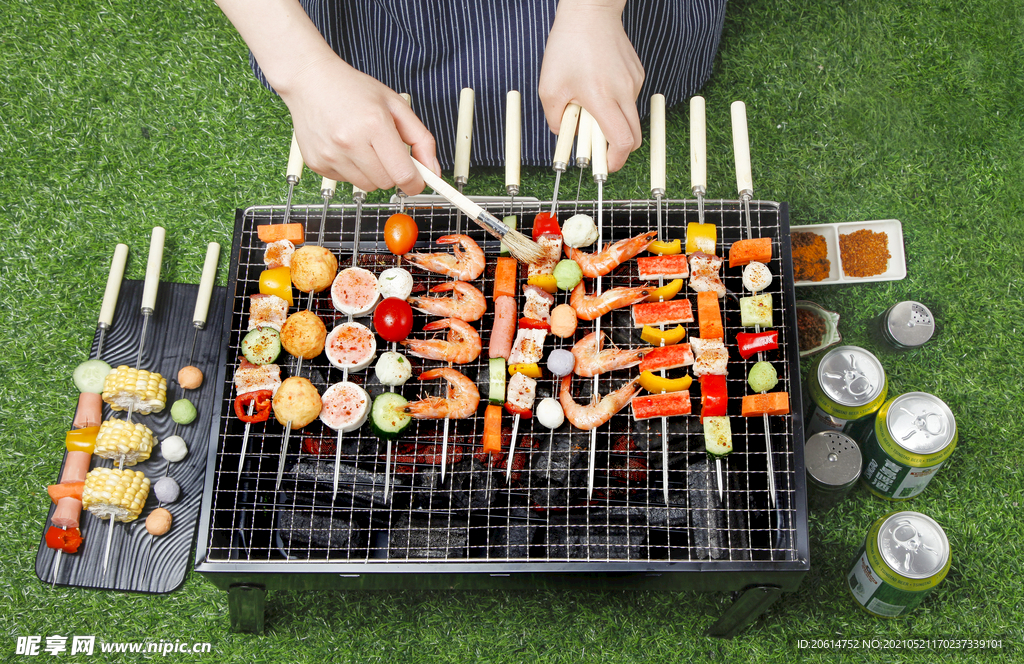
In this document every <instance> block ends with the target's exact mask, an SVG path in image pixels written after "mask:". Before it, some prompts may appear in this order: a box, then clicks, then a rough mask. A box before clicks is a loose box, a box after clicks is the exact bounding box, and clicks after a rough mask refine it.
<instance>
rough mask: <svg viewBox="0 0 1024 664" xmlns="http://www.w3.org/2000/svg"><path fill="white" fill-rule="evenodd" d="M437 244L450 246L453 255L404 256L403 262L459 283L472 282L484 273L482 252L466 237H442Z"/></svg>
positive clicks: (474, 242) (474, 241)
mask: <svg viewBox="0 0 1024 664" xmlns="http://www.w3.org/2000/svg"><path fill="white" fill-rule="evenodd" d="M437 243H438V244H450V245H453V246H452V251H453V252H454V254H445V253H437V254H406V256H405V260H407V261H409V262H410V263H412V264H413V265H415V266H416V267H418V268H422V269H424V270H429V271H430V272H437V273H438V274H444V275H447V276H449V277H452V278H453V279H457V280H459V281H473V280H474V279H476V278H477V277H479V276H480V275H481V274H483V272H484V263H485V261H484V252H483V250H482V249H480V245H478V244H477V243H476V240H474V239H473V238H471V237H469V236H468V235H442V236H441V237H439V238H437Z"/></svg>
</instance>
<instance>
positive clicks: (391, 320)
mask: <svg viewBox="0 0 1024 664" xmlns="http://www.w3.org/2000/svg"><path fill="white" fill-rule="evenodd" d="M373 329H375V330H376V331H377V334H379V335H380V337H381V339H384V340H385V341H402V340H403V339H405V338H406V337H408V336H409V333H410V332H412V307H410V306H409V303H408V302H406V301H405V300H401V299H399V298H397V297H389V298H386V299H385V300H383V301H382V302H381V303H380V304H378V305H377V309H376V311H374V312H373Z"/></svg>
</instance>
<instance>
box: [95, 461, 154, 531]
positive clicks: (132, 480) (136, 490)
mask: <svg viewBox="0 0 1024 664" xmlns="http://www.w3.org/2000/svg"><path fill="white" fill-rule="evenodd" d="M147 497H149V478H148V477H146V476H145V474H143V473H142V471H138V470H128V469H126V468H93V469H92V470H90V471H89V474H88V475H86V476H85V488H84V489H83V490H82V507H84V508H85V509H87V510H89V511H90V512H92V514H93V515H95V516H96V517H99V518H100V519H109V518H111V517H113V518H114V519H116V520H117V521H134V520H135V519H137V518H139V515H140V514H142V508H143V506H145V504H146V498H147Z"/></svg>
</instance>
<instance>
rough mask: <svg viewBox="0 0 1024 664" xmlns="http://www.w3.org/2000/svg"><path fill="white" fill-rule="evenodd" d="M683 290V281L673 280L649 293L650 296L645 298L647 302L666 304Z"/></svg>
mask: <svg viewBox="0 0 1024 664" xmlns="http://www.w3.org/2000/svg"><path fill="white" fill-rule="evenodd" d="M681 290H683V280H682V279H673V280H672V281H670V282H668V283H667V284H665V285H664V286H659V287H657V288H655V289H654V290H653V291H651V294H650V295H648V296H647V301H648V302H668V301H669V300H671V299H672V298H674V297H675V296H676V295H679V291H681Z"/></svg>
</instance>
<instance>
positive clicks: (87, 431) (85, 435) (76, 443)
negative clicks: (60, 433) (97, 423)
mask: <svg viewBox="0 0 1024 664" xmlns="http://www.w3.org/2000/svg"><path fill="white" fill-rule="evenodd" d="M99 432H100V428H99V427H85V428H84V429H75V430H73V431H68V433H67V435H66V436H64V445H65V447H67V448H68V452H88V453H89V454H92V451H93V450H94V449H95V448H96V434H98V433H99Z"/></svg>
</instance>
